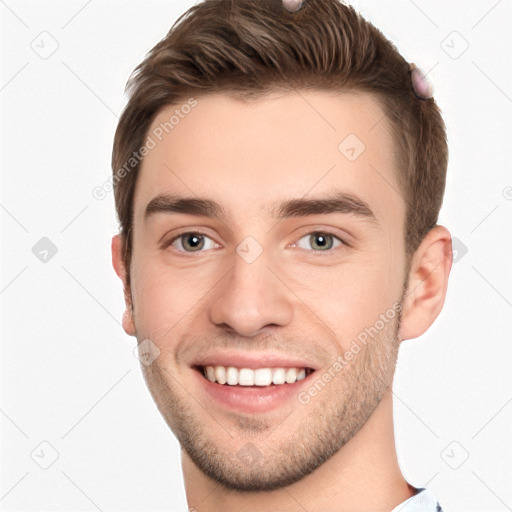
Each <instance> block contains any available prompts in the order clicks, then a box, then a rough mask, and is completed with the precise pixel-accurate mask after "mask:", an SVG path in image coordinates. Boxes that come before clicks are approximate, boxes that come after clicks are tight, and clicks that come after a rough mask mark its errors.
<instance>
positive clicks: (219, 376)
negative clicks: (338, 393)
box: [215, 366, 226, 384]
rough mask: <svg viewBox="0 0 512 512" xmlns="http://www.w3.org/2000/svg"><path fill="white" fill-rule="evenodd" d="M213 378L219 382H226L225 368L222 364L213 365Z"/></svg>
mask: <svg viewBox="0 0 512 512" xmlns="http://www.w3.org/2000/svg"><path fill="white" fill-rule="evenodd" d="M215 380H216V381H217V382H218V383H219V384H226V368H224V366H216V367H215Z"/></svg>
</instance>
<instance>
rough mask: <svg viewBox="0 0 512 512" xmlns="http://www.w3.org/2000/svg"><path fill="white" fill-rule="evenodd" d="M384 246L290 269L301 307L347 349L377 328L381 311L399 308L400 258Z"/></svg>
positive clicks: (385, 311) (314, 322)
mask: <svg viewBox="0 0 512 512" xmlns="http://www.w3.org/2000/svg"><path fill="white" fill-rule="evenodd" d="M380 248H381V250H379V251H371V250H367V251H364V252H363V251H362V252H361V253H360V254H359V255H358V256H357V258H353V259H351V260H347V262H346V263H343V264H341V265H337V266H331V267H311V266H308V267H303V268H296V269H295V271H294V272H289V273H288V276H289V277H288V278H287V279H286V282H287V283H289V286H290V288H291V289H292V290H293V291H294V293H295V294H296V296H297V297H298V298H299V299H300V301H301V303H303V304H304V305H305V306H304V307H302V306H301V305H300V304H299V305H298V307H299V308H300V309H302V310H303V313H304V315H306V316H307V318H311V322H313V324H312V325H318V326H319V328H321V329H324V328H329V331H330V333H331V334H332V333H334V334H335V335H336V339H337V343H338V345H339V346H340V347H341V348H343V349H345V348H347V347H348V346H349V345H350V343H351V341H352V340H353V339H355V338H357V336H358V335H359V334H360V333H361V332H363V331H364V330H365V328H369V327H371V326H373V325H374V324H375V322H376V321H378V320H379V318H381V316H380V315H381V314H383V315H385V314H386V313H388V314H394V311H393V309H394V310H395V311H396V301H397V300H398V299H399V297H400V291H401V278H402V275H401V274H400V272H399V270H400V268H401V267H400V262H398V263H397V262H395V261H393V258H395V257H396V254H395V249H389V250H388V248H387V246H386V248H385V250H384V249H383V246H382V245H381V246H380ZM292 276H293V277H292ZM393 305H395V308H393Z"/></svg>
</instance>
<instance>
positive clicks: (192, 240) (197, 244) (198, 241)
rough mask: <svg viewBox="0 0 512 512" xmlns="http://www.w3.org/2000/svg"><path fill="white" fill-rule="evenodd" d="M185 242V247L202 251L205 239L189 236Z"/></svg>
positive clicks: (200, 236) (199, 236)
mask: <svg viewBox="0 0 512 512" xmlns="http://www.w3.org/2000/svg"><path fill="white" fill-rule="evenodd" d="M185 240H186V243H185V245H189V246H190V247H191V248H192V249H197V248H199V249H201V248H202V247H203V245H204V238H203V237H202V235H194V234H192V235H188V236H187V237H186V238H185Z"/></svg>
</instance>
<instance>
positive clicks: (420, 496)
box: [391, 487, 443, 512]
mask: <svg viewBox="0 0 512 512" xmlns="http://www.w3.org/2000/svg"><path fill="white" fill-rule="evenodd" d="M391 512H443V509H442V508H441V506H440V505H439V503H438V502H437V499H436V497H435V496H434V494H433V493H432V491H430V490H429V489H427V488H425V487H422V488H420V489H418V492H417V493H416V494H415V495H414V496H411V497H410V498H409V499H407V500H405V501H403V502H402V503H400V505H398V506H397V507H395V508H394V509H393V510H392V511H391Z"/></svg>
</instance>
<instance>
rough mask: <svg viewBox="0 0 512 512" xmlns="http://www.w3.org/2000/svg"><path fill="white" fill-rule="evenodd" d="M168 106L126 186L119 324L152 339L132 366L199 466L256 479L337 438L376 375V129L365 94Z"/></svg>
mask: <svg viewBox="0 0 512 512" xmlns="http://www.w3.org/2000/svg"><path fill="white" fill-rule="evenodd" d="M176 108H179V105H178V106H176V105H174V106H172V107H171V106H170V107H166V108H164V109H163V110H161V111H160V113H159V114H158V116H157V117H156V118H155V120H154V122H153V124H152V127H151V128H150V130H149V132H148V134H151V133H152V131H153V130H154V129H155V128H156V127H158V125H160V123H165V122H166V121H168V120H169V118H170V117H171V115H172V114H173V113H174V111H175V110H176ZM183 117H184V118H183V119H180V120H179V123H178V124H176V125H175V126H174V128H173V129H172V130H171V131H170V132H169V133H168V134H167V135H165V137H164V138H163V140H162V141H161V142H159V143H158V144H157V146H156V147H155V148H154V149H152V150H151V151H150V152H149V154H148V155H147V156H146V157H145V159H144V161H143V164H142V167H141V172H140V175H139V177H138V181H137V186H136V193H135V201H134V224H133V256H132V264H131V292H132V299H133V318H132V319H133V324H134V326H135V329H134V331H136V336H137V338H138V341H139V343H141V342H142V341H143V340H146V339H149V340H150V341H151V343H153V344H154V345H156V347H158V349H159V351H160V354H159V356H158V357H157V358H156V359H155V360H154V361H153V362H152V363H151V364H150V365H148V366H146V365H142V369H143V372H144V377H145V379H146V382H147V385H148V387H149V389H150V391H151V393H152V396H153V398H154V400H155V402H156V404H157V405H158V408H159V410H160V412H161V413H162V415H163V417H164V418H165V420H166V422H167V423H168V425H169V426H170V428H171V429H172V430H173V432H174V433H175V435H176V436H177V438H178V440H179V441H180V443H181V446H182V447H183V449H184V450H185V451H186V453H187V454H188V455H189V456H190V458H191V459H192V460H193V461H194V463H195V464H196V465H197V466H198V467H199V468H200V469H201V470H202V471H203V472H204V473H205V474H207V475H209V476H210V477H211V478H213V479H215V480H217V481H219V482H221V483H223V484H224V485H226V486H228V487H231V488H236V489H239V490H251V489H252V490H257V489H259V490H264V489H266V490H270V489H272V488H276V487H280V486H283V485H288V484H291V483H293V482H295V481H297V480H299V479H301V478H302V477H304V476H305V475H307V474H309V473H310V472H312V471H313V470H314V469H316V468H317V467H318V466H319V465H321V464H322V463H323V462H324V461H325V460H327V459H328V458H329V457H330V456H332V455H333V454H334V453H336V452H337V451H338V450H339V449H340V448H342V447H343V445H344V444H346V443H347V442H348V441H349V440H350V439H351V438H352V437H353V436H354V435H355V434H356V433H357V432H358V430H359V429H360V427H362V425H364V423H365V422H366V421H367V419H368V418H369V417H370V415H371V413H372V412H373V410H374V409H375V407H376V406H377V405H378V403H379V401H380V400H381V398H382V396H383V394H384V393H385V392H386V391H387V388H388V386H389V385H390V384H391V382H392V377H393V373H394V369H395V363H396V359H397V353H398V345H399V336H398V328H399V316H398V314H396V312H397V308H396V305H397V303H400V302H401V299H402V292H403V285H404V280H405V277H406V275H405V267H406V258H405V250H404V247H405V246H404V214H405V213H404V212H405V207H404V201H403V199H402V197H401V196H400V194H399V193H398V190H399V187H398V184H397V179H396V175H395V172H396V171H395V166H394V162H393V146H392V139H391V136H390V133H389V131H388V127H387V125H386V123H385V118H384V113H383V111H382V110H381V108H380V107H379V106H378V104H377V102H376V101H375V100H374V99H373V98H372V97H371V96H369V95H366V94H343V95H334V94H332V93H327V92H304V93H301V94H291V93H288V94H279V95H278V94H273V95H270V96H267V97H266V98H264V99H260V100H257V101H255V102H252V103H243V102H241V101H239V100H236V99H233V98H230V97H228V96H224V95H212V96H207V97H204V98H199V99H198V104H197V106H196V107H195V108H193V109H191V112H190V113H189V114H188V115H186V116H183ZM351 134H352V135H351ZM347 137H348V138H347ZM356 137H357V138H356ZM153 138H154V137H153ZM358 139H359V140H358ZM361 143H363V144H364V146H365V147H364V146H363V145H362V144H361ZM340 144H341V145H340ZM363 149H364V151H362V150H363ZM361 151H362V152H361ZM359 153H360V154H359ZM342 195H343V196H342ZM166 196H169V197H166ZM170 196H172V199H174V200H176V199H180V198H186V199H196V200H198V199H207V200H209V201H213V202H215V203H218V204H219V205H221V206H222V210H221V211H218V212H215V213H216V214H215V215H213V214H212V212H213V210H212V209H210V210H207V211H200V210H199V209H198V208H197V207H198V206H199V203H198V202H196V203H195V204H192V205H190V203H187V202H184V201H182V202H181V203H175V206H176V205H177V206H180V207H183V206H186V205H188V206H189V208H188V209H187V210H186V211H187V212H188V213H185V210H183V208H174V207H173V208H171V207H170V206H169V201H168V199H169V198H170ZM157 197H159V200H158V201H153V200H154V199H155V198H157ZM328 198H331V199H333V198H334V199H335V201H333V202H331V208H330V209H329V208H326V205H325V204H322V203H315V204H312V205H311V207H310V208H309V209H307V208H303V207H302V208H299V206H300V205H299V204H297V203H295V204H294V203H292V204H288V205H287V204H286V203H288V202H289V201H292V200H298V201H299V202H302V201H311V200H316V199H317V200H324V199H328ZM152 201H153V202H152ZM150 202H152V206H151V208H150V211H149V212H148V213H146V209H147V206H148V204H150ZM333 204H334V205H338V206H343V208H341V207H340V208H332V205H333ZM282 205H284V207H283V208H281V206H282ZM190 206H194V207H195V208H196V209H195V210H192V209H191V208H190ZM327 206H328V205H327ZM292 207H295V208H292ZM171 210H180V211H179V212H178V211H171ZM280 213H281V214H283V215H282V216H279V214H280ZM125 325H127V324H125ZM127 330H128V332H130V328H129V327H128V328H127ZM130 333H132V334H133V332H130ZM364 333H366V341H365V342H363V340H365V335H364ZM369 333H370V334H369ZM358 349H359V350H358ZM348 352H352V356H353V357H351V358H350V356H348V357H347V354H348ZM349 358H350V360H349ZM336 361H338V365H336V364H335V363H336ZM206 366H214V367H221V368H220V369H219V368H214V369H213V370H209V371H210V377H211V376H212V375H216V376H217V378H218V379H219V380H220V381H221V382H222V381H223V380H224V379H223V375H224V370H223V369H222V367H224V368H226V367H234V368H238V369H246V370H244V371H243V372H236V371H235V370H229V371H228V377H230V378H234V377H235V376H237V377H239V378H241V379H242V382H243V384H248V385H241V384H237V385H230V384H229V383H224V384H222V383H219V382H211V381H210V380H208V378H207V377H205V376H204V374H203V372H202V369H203V367H206ZM340 366H341V368H340ZM291 368H297V369H298V376H299V379H300V380H297V381H296V382H294V383H292V382H291V381H293V380H294V379H293V377H294V372H293V370H290V369H291ZM306 368H307V372H306V377H305V378H302V377H303V376H304V372H302V371H301V370H302V369H306ZM247 369H249V371H247ZM250 370H256V371H253V372H251V371H250ZM260 370H261V371H260ZM312 370H314V371H312ZM251 375H252V376H255V377H256V380H257V382H258V383H259V385H250V383H251V380H250V378H251ZM326 375H328V376H330V378H329V377H326ZM286 376H288V378H289V380H290V382H285V383H279V382H282V380H283V378H286ZM246 378H247V379H249V380H247V381H245V379H246ZM260 379H261V380H260ZM269 379H273V380H276V382H278V383H277V384H273V383H272V384H270V385H269ZM233 382H234V381H233ZM311 389H316V392H315V391H311ZM388 392H389V391H388Z"/></svg>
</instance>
